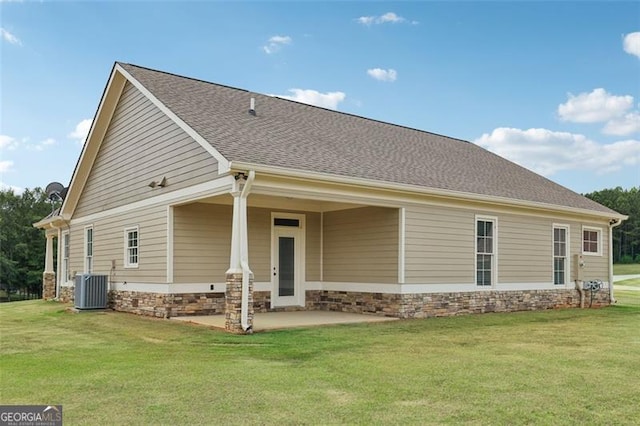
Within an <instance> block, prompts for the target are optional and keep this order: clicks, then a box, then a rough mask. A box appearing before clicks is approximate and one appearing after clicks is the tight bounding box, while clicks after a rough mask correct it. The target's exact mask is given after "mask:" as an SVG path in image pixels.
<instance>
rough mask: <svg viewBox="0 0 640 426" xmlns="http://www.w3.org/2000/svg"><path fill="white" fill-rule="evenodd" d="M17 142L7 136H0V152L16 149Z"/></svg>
mask: <svg viewBox="0 0 640 426" xmlns="http://www.w3.org/2000/svg"><path fill="white" fill-rule="evenodd" d="M18 144H19V142H18V140H17V139H16V138H12V137H11V136H8V135H0V150H4V149H6V150H8V151H13V150H14V149H16V148H17V147H18Z"/></svg>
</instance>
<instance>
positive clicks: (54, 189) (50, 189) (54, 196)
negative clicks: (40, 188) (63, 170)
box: [44, 182, 65, 201]
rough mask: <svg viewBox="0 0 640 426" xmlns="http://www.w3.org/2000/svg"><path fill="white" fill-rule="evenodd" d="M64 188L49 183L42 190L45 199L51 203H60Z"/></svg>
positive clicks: (60, 185) (59, 184)
mask: <svg viewBox="0 0 640 426" xmlns="http://www.w3.org/2000/svg"><path fill="white" fill-rule="evenodd" d="M64 189H65V188H64V186H63V185H62V184H61V183H59V182H51V183H50V184H49V185H47V187H46V188H45V189H44V192H45V193H46V194H47V198H48V199H49V200H51V201H61V200H62V195H61V193H62V191H64Z"/></svg>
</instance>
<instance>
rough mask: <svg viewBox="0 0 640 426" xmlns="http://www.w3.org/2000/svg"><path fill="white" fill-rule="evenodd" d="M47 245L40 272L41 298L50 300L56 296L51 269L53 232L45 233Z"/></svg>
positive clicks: (53, 274)
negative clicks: (41, 271) (42, 270)
mask: <svg viewBox="0 0 640 426" xmlns="http://www.w3.org/2000/svg"><path fill="white" fill-rule="evenodd" d="M46 237H47V245H46V251H45V258H44V272H43V273H42V298H43V299H44V300H51V299H53V298H55V297H56V273H55V271H54V270H53V238H54V237H55V235H54V234H50V233H49V232H48V231H47V233H46Z"/></svg>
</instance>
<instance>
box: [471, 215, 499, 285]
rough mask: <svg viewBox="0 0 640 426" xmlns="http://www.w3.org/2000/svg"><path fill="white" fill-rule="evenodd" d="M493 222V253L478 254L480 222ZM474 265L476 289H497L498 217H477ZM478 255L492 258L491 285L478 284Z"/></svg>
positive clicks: (474, 239)
mask: <svg viewBox="0 0 640 426" xmlns="http://www.w3.org/2000/svg"><path fill="white" fill-rule="evenodd" d="M480 221H483V222H492V223H493V236H492V241H491V242H492V253H478V222H480ZM473 246H474V253H473V259H474V260H473V264H474V272H473V275H474V279H473V282H474V283H475V286H476V288H478V289H482V288H486V289H492V288H495V286H496V284H497V283H498V218H497V217H496V216H484V215H476V216H475V225H474V233H473ZM478 254H485V255H487V254H488V255H490V256H491V285H479V284H478Z"/></svg>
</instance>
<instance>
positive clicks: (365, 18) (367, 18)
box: [356, 16, 376, 25]
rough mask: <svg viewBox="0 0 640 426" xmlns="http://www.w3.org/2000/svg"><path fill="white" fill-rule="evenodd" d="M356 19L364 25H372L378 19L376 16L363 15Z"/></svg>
mask: <svg viewBox="0 0 640 426" xmlns="http://www.w3.org/2000/svg"><path fill="white" fill-rule="evenodd" d="M356 21H357V22H358V23H359V24H362V25H371V24H373V23H374V22H375V21H376V17H375V16H361V17H359V18H358V19H356Z"/></svg>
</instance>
